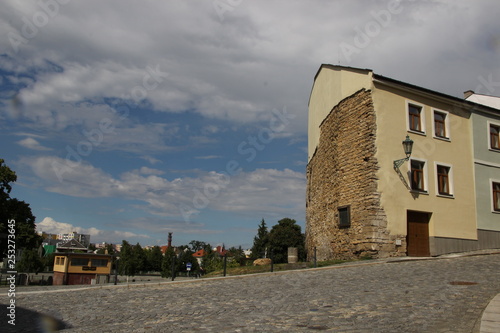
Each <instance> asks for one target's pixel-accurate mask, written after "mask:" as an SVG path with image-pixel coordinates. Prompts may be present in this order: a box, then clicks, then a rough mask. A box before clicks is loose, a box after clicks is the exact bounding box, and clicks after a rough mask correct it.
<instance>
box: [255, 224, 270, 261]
mask: <svg viewBox="0 0 500 333" xmlns="http://www.w3.org/2000/svg"><path fill="white" fill-rule="evenodd" d="M268 247H269V233H268V231H267V226H266V221H264V219H262V221H261V222H260V225H259V228H258V229H257V235H256V236H255V237H254V239H253V246H252V258H254V259H257V258H264V257H265V256H266V249H267V248H268Z"/></svg>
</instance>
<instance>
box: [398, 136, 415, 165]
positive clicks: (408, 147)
mask: <svg viewBox="0 0 500 333" xmlns="http://www.w3.org/2000/svg"><path fill="white" fill-rule="evenodd" d="M403 149H404V151H405V154H406V157H405V158H402V159H399V160H395V161H394V169H399V167H400V166H401V165H402V164H403V163H404V162H406V161H408V160H409V159H410V156H411V151H412V149H413V140H412V139H410V136H408V135H407V136H406V139H405V140H404V141H403Z"/></svg>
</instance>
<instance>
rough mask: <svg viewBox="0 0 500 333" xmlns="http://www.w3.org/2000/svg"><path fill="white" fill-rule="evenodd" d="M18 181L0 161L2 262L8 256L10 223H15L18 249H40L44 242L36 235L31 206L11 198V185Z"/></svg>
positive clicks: (0, 240)
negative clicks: (7, 235)
mask: <svg viewBox="0 0 500 333" xmlns="http://www.w3.org/2000/svg"><path fill="white" fill-rule="evenodd" d="M16 180H17V175H16V173H15V172H14V171H12V170H11V169H10V168H9V167H8V166H7V165H5V164H4V160H3V159H0V260H1V259H3V258H4V257H5V256H6V254H7V247H8V246H7V245H8V240H7V237H6V234H7V232H8V231H9V229H10V228H9V227H8V224H9V223H8V222H9V221H15V223H14V230H15V236H16V238H15V242H16V249H25V248H30V249H33V248H38V247H39V246H40V244H41V242H42V237H41V236H39V235H37V233H36V226H35V217H34V216H33V213H32V212H31V208H30V206H29V204H27V203H26V202H24V201H20V200H18V199H16V198H11V197H10V191H11V190H12V186H11V185H10V183H13V182H15V181H16Z"/></svg>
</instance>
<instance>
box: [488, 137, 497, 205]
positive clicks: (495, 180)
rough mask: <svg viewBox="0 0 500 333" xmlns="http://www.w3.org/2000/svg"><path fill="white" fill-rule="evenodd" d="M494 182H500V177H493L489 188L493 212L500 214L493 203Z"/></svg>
mask: <svg viewBox="0 0 500 333" xmlns="http://www.w3.org/2000/svg"><path fill="white" fill-rule="evenodd" d="M488 129H489V127H488ZM493 183H500V180H499V179H491V178H490V182H489V186H490V189H489V192H490V205H491V212H492V213H493V214H500V212H499V211H496V210H495V205H494V204H493Z"/></svg>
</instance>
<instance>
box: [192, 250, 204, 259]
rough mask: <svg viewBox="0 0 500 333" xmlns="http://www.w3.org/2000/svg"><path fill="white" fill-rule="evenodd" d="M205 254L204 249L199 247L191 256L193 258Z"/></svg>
mask: <svg viewBox="0 0 500 333" xmlns="http://www.w3.org/2000/svg"><path fill="white" fill-rule="evenodd" d="M204 255H205V250H203V249H201V250H199V251H196V252H195V253H193V257H195V258H201V257H203V256H204Z"/></svg>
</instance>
